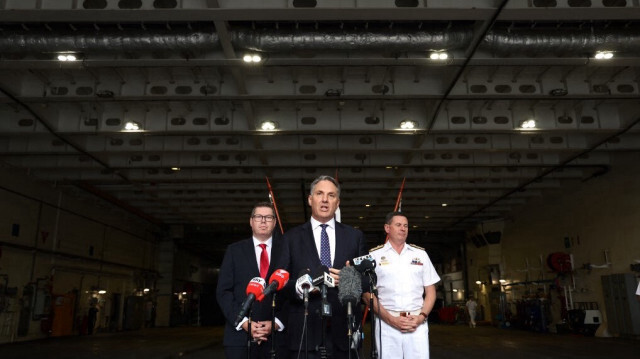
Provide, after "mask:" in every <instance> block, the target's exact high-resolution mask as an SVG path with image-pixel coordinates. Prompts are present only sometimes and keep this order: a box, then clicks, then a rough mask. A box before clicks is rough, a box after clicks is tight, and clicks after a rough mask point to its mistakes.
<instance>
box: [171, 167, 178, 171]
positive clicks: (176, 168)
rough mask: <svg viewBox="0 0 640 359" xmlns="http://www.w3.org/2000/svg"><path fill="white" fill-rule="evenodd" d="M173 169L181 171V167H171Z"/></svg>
mask: <svg viewBox="0 0 640 359" xmlns="http://www.w3.org/2000/svg"><path fill="white" fill-rule="evenodd" d="M171 170H172V171H180V167H171Z"/></svg>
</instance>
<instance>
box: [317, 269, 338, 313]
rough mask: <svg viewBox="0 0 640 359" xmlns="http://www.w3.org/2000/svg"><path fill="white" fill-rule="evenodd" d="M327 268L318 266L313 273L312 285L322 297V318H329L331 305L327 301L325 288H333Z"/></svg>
mask: <svg viewBox="0 0 640 359" xmlns="http://www.w3.org/2000/svg"><path fill="white" fill-rule="evenodd" d="M328 272H329V268H327V266H319V267H318V268H316V270H315V271H314V272H313V285H314V286H316V287H319V288H320V295H321V297H322V316H324V317H330V316H331V305H330V304H329V301H328V300H327V287H331V288H333V287H335V286H336V285H335V282H334V280H333V277H332V276H330V275H329V273H328Z"/></svg>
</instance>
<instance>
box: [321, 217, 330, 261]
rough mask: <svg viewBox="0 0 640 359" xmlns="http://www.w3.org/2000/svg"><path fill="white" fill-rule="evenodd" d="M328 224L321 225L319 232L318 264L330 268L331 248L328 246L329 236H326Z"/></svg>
mask: <svg viewBox="0 0 640 359" xmlns="http://www.w3.org/2000/svg"><path fill="white" fill-rule="evenodd" d="M327 226H328V224H321V225H320V227H322V232H320V263H322V265H323V266H327V267H328V268H330V267H331V247H330V246H329V235H328V234H327Z"/></svg>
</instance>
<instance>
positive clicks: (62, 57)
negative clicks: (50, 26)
mask: <svg viewBox="0 0 640 359" xmlns="http://www.w3.org/2000/svg"><path fill="white" fill-rule="evenodd" d="M78 57H79V56H78V55H77V54H75V53H68V52H67V53H60V54H58V61H70V62H73V61H78Z"/></svg>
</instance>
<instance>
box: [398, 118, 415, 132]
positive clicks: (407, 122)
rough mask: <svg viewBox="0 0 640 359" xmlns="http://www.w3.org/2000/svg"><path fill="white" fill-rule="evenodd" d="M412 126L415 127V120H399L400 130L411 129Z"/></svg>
mask: <svg viewBox="0 0 640 359" xmlns="http://www.w3.org/2000/svg"><path fill="white" fill-rule="evenodd" d="M414 128H416V123H415V121H410V120H404V121H402V122H400V129H401V130H413V129H414Z"/></svg>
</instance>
